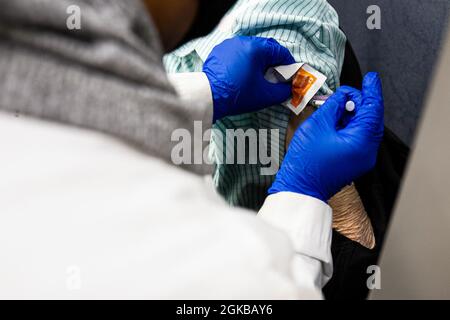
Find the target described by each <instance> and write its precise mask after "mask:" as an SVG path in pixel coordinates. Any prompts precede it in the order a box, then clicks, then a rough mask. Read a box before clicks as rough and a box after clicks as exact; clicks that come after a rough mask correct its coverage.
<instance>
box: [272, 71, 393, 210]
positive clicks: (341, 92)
mask: <svg viewBox="0 0 450 320" xmlns="http://www.w3.org/2000/svg"><path fill="white" fill-rule="evenodd" d="M348 100H352V101H353V102H355V105H356V109H355V111H354V112H352V113H348V111H346V110H345V103H346V102H347V101H348ZM383 118H384V107H383V95H382V90H381V81H380V78H379V76H378V74H377V73H368V74H367V75H366V76H365V78H364V81H363V88H362V92H361V91H359V90H356V89H353V88H350V87H341V88H339V89H338V90H337V91H336V93H335V94H334V95H332V96H331V97H330V98H329V99H328V100H327V101H326V102H325V104H324V105H323V106H322V107H320V109H319V110H317V111H316V112H315V113H314V114H313V115H312V116H311V117H310V118H309V119H307V120H306V121H305V122H304V123H303V124H302V125H301V126H300V127H299V128H298V129H297V131H296V132H295V135H294V137H293V138H292V141H291V144H290V145H289V149H288V151H287V154H286V157H285V159H284V161H283V163H282V165H281V168H280V170H279V172H278V174H277V176H276V178H275V182H274V183H273V185H272V187H271V188H270V190H269V194H273V193H277V192H282V191H290V192H295V193H300V194H304V195H308V196H312V197H314V198H317V199H320V200H322V201H325V202H326V201H327V200H329V199H330V198H331V197H332V196H333V195H334V194H336V193H337V192H339V191H340V190H341V189H342V188H343V187H344V186H345V185H348V184H350V183H351V182H352V181H353V180H355V179H356V178H358V177H360V176H361V175H363V174H364V173H366V172H368V171H369V170H370V169H372V168H373V167H374V165H375V162H376V157H377V152H378V147H379V145H380V142H381V139H382V137H383V131H384V124H383Z"/></svg>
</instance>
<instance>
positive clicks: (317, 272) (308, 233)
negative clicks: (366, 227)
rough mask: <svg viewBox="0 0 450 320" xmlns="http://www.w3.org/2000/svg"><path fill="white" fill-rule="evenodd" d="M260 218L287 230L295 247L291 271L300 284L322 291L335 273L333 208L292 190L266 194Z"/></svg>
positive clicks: (305, 287)
mask: <svg viewBox="0 0 450 320" xmlns="http://www.w3.org/2000/svg"><path fill="white" fill-rule="evenodd" d="M259 216H260V218H262V219H264V220H265V221H266V222H267V223H269V224H271V225H273V226H274V227H277V228H279V229H280V230H282V231H283V232H285V233H286V234H287V236H288V238H289V239H290V240H291V242H292V245H293V248H294V250H295V256H294V259H293V261H292V272H293V276H294V279H295V281H296V284H297V285H298V286H299V287H300V288H304V289H308V290H313V291H317V292H320V293H321V290H322V288H323V286H324V285H325V284H326V283H327V282H328V280H329V279H330V278H331V275H332V273H333V265H332V257H331V235H332V229H331V225H332V210H331V208H330V207H329V206H328V205H327V204H326V203H324V202H323V201H320V200H318V199H315V198H313V197H309V196H306V195H301V194H297V193H292V192H279V193H276V194H273V195H270V196H268V197H267V199H266V201H265V202H264V205H263V207H262V208H261V210H260V212H259Z"/></svg>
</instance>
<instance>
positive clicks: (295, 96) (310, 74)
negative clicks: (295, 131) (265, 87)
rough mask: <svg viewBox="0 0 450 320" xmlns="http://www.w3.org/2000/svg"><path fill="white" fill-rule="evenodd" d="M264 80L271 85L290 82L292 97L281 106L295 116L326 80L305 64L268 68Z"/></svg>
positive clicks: (322, 75)
mask: <svg viewBox="0 0 450 320" xmlns="http://www.w3.org/2000/svg"><path fill="white" fill-rule="evenodd" d="M265 78H266V80H267V81H269V82H272V83H278V82H289V81H292V97H291V98H289V99H288V100H287V101H285V102H284V103H283V105H284V106H286V107H288V108H289V109H291V110H292V111H293V112H294V113H295V114H296V115H298V114H300V112H302V111H303V109H304V108H305V107H306V105H307V104H308V103H309V101H311V99H312V98H313V97H314V96H315V95H316V93H317V92H318V91H319V90H320V88H321V87H322V86H323V84H324V83H325V81H326V80H327V77H326V76H325V75H324V74H322V73H321V72H319V71H317V70H315V69H314V68H313V67H311V66H310V65H308V64H306V63H294V64H291V65H286V66H278V67H274V68H270V69H269V70H268V71H267V73H266V75H265Z"/></svg>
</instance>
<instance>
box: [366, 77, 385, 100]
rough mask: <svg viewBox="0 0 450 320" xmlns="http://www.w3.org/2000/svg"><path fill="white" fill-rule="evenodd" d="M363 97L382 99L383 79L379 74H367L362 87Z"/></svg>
mask: <svg viewBox="0 0 450 320" xmlns="http://www.w3.org/2000/svg"><path fill="white" fill-rule="evenodd" d="M362 93H363V96H370V97H373V98H379V99H382V97H383V94H382V87H381V79H380V76H379V74H378V72H369V73H367V74H366V76H365V77H364V80H363V85H362Z"/></svg>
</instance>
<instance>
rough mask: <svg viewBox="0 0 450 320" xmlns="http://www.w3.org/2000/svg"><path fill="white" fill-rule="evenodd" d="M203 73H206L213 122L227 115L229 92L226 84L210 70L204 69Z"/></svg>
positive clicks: (230, 98) (229, 99)
mask: <svg viewBox="0 0 450 320" xmlns="http://www.w3.org/2000/svg"><path fill="white" fill-rule="evenodd" d="M203 73H204V74H205V75H206V78H207V79H208V83H209V86H210V89H211V98H212V107H213V123H215V122H216V121H217V120H220V119H222V118H224V117H226V116H228V115H229V114H228V108H227V107H228V106H230V105H231V103H230V101H231V100H232V97H231V92H230V89H229V88H227V86H226V84H222V83H221V81H220V80H219V79H217V78H216V77H215V75H214V74H212V73H211V71H210V70H207V69H204V70H203Z"/></svg>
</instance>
